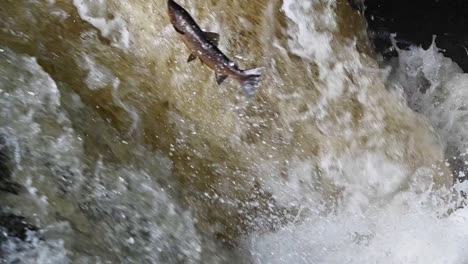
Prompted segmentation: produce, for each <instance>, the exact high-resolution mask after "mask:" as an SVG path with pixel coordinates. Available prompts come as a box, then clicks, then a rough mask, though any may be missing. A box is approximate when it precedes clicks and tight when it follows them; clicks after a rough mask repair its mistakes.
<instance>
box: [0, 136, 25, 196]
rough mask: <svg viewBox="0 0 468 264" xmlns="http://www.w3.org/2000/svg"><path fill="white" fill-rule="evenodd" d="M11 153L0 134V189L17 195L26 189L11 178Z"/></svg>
mask: <svg viewBox="0 0 468 264" xmlns="http://www.w3.org/2000/svg"><path fill="white" fill-rule="evenodd" d="M11 155H12V151H11V149H10V147H9V146H8V144H7V141H6V139H5V136H4V135H1V134H0V191H2V192H7V193H11V194H16V195H18V194H20V193H24V192H26V191H27V190H26V188H25V187H24V186H22V185H21V184H18V183H16V182H14V181H13V180H12V179H11V178H12V177H11V173H12V171H11V167H12V160H11Z"/></svg>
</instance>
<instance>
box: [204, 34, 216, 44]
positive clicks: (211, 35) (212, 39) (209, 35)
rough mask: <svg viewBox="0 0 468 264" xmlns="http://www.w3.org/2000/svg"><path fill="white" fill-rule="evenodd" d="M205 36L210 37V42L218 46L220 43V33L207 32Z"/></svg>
mask: <svg viewBox="0 0 468 264" xmlns="http://www.w3.org/2000/svg"><path fill="white" fill-rule="evenodd" d="M205 37H206V38H207V39H208V41H209V42H211V43H213V45H215V46H218V43H219V34H218V33H216V32H205Z"/></svg>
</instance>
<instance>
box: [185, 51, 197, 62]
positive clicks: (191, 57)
mask: <svg viewBox="0 0 468 264" xmlns="http://www.w3.org/2000/svg"><path fill="white" fill-rule="evenodd" d="M196 58H197V56H195V54H193V53H192V54H190V56H189V57H188V59H187V62H191V61H193V60H194V59H196Z"/></svg>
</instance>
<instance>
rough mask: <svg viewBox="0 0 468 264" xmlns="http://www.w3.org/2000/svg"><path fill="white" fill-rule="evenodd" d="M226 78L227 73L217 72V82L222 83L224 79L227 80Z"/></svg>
mask: <svg viewBox="0 0 468 264" xmlns="http://www.w3.org/2000/svg"><path fill="white" fill-rule="evenodd" d="M226 78H227V75H221V74H216V83H218V85H220V84H221V83H223V82H224V80H226Z"/></svg>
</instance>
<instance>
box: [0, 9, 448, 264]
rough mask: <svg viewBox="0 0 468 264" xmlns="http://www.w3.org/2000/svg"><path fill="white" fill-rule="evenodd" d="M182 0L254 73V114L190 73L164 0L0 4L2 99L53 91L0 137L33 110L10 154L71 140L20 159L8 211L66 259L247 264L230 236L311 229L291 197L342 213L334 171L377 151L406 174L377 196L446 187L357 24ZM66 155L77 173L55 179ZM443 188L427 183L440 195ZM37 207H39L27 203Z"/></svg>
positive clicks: (332, 15)
mask: <svg viewBox="0 0 468 264" xmlns="http://www.w3.org/2000/svg"><path fill="white" fill-rule="evenodd" d="M179 3H180V4H181V5H183V6H184V7H186V8H187V10H188V11H189V12H191V13H192V15H193V16H194V18H195V19H196V20H197V21H198V22H199V23H200V25H201V26H202V28H204V29H207V30H209V31H217V32H219V33H220V34H221V41H220V48H221V50H223V51H224V52H226V54H227V55H228V56H229V57H230V58H232V59H233V60H235V61H237V62H238V63H239V64H240V65H241V66H242V67H243V68H252V67H260V66H265V67H266V72H265V74H264V75H263V80H262V83H261V86H260V88H259V91H258V93H257V95H256V97H255V98H254V99H253V100H252V101H247V100H246V98H245V97H244V96H243V94H242V90H241V89H240V87H239V85H238V84H237V83H236V82H235V81H228V82H226V83H223V84H222V85H221V86H218V85H216V82H215V79H214V74H213V72H212V71H211V70H210V69H208V68H207V67H204V66H202V65H201V64H200V63H199V62H198V61H195V62H192V63H190V64H187V63H186V60H187V57H188V55H189V54H188V51H187V49H186V48H185V46H184V45H183V44H182V43H181V42H180V40H179V38H178V37H177V33H176V32H175V31H174V30H173V28H172V26H171V25H170V23H169V20H168V17H167V14H166V3H165V1H163V0H133V1H125V0H117V1H106V0H96V1H91V0H89V1H88V0H75V1H72V0H57V1H53V0H50V1H32V0H29V1H26V0H3V2H2V4H1V5H0V25H1V27H0V28H1V30H0V49H1V50H2V53H3V55H2V56H1V57H0V58H1V60H0V64H1V65H2V67H1V70H2V71H1V73H2V75H3V77H0V78H2V82H3V83H9V84H8V85H5V87H3V88H2V91H3V95H0V96H5V94H6V93H7V92H8V91H10V94H11V93H14V91H15V90H18V89H20V88H21V87H22V88H24V87H29V88H27V89H34V87H35V88H37V87H43V89H46V90H47V89H49V88H50V87H51V86H54V85H56V91H57V92H58V93H59V94H60V96H59V97H58V98H59V99H60V101H59V102H57V103H56V105H54V106H53V108H54V109H55V110H53V111H52V110H47V109H48V108H49V106H47V105H48V104H49V102H48V101H47V99H44V98H41V97H37V96H36V97H32V99H31V100H35V99H36V100H40V102H36V104H38V106H37V107H36V108H28V107H27V105H28V101H25V102H20V103H18V105H22V106H23V107H25V110H24V111H18V113H16V112H15V113H14V114H11V115H9V116H8V117H7V116H2V118H3V119H4V121H2V127H5V128H6V127H15V126H14V125H13V123H12V122H13V121H11V119H15V118H18V120H22V119H21V117H23V116H25V115H26V114H25V113H26V112H28V111H30V112H34V113H39V114H37V115H38V117H36V116H35V115H36V114H33V118H32V119H31V120H30V121H29V122H31V125H32V124H34V126H38V129H39V130H38V131H36V132H34V133H33V132H31V133H32V134H27V135H25V136H18V138H19V139H18V140H19V141H20V143H19V145H20V146H21V147H23V146H24V147H25V148H26V147H27V146H28V144H32V143H31V142H29V141H27V140H26V139H24V140H23V141H21V138H22V137H24V138H28V137H30V138H31V141H33V140H35V138H36V136H37V137H38V139H37V140H38V141H37V142H36V141H34V144H38V146H39V147H40V146H42V145H41V144H45V143H41V142H44V141H48V140H51V141H54V140H57V138H60V137H61V136H63V135H64V134H66V135H67V137H69V139H67V137H65V138H64V139H63V140H65V141H67V142H68V143H67V144H64V145H63V146H55V145H54V148H53V149H52V148H51V149H49V148H45V149H44V150H41V151H37V153H36V152H34V151H31V152H29V155H31V156H32V157H28V152H24V151H20V154H19V155H20V156H22V159H20V162H17V163H16V165H15V166H19V164H21V163H23V167H24V166H26V167H28V166H29V167H31V168H34V169H22V170H19V169H18V168H17V171H18V172H17V173H16V174H15V175H16V179H17V181H19V182H21V183H25V184H26V183H27V182H28V181H30V182H29V183H28V184H30V186H32V187H34V188H35V189H36V194H35V195H34V196H28V195H26V196H27V197H26V198H24V199H25V200H24V201H20V202H18V199H19V198H16V197H9V196H8V197H7V198H5V204H6V205H8V206H10V207H11V208H20V209H18V210H19V211H20V212H21V213H23V214H26V215H27V216H29V217H30V218H33V219H34V218H35V219H36V221H38V223H39V224H40V225H41V226H52V227H51V229H58V230H60V231H54V232H55V233H59V235H57V234H55V236H58V237H59V238H63V239H64V241H65V245H64V247H65V248H66V249H67V250H68V251H67V252H68V253H67V254H68V255H67V257H66V258H68V259H69V260H70V261H72V262H77V263H78V262H82V263H86V261H90V262H92V263H94V262H98V260H100V261H103V262H105V261H112V262H121V263H128V262H134V263H146V262H147V263H196V262H200V263H215V262H219V263H222V262H226V263H232V262H231V261H233V258H236V259H237V260H236V262H245V261H247V260H246V259H243V260H241V258H244V257H248V256H245V254H240V253H236V252H237V251H238V250H237V249H238V248H239V239H240V238H242V237H244V236H247V235H249V234H251V233H252V232H256V233H263V232H269V231H274V230H276V229H277V228H279V227H280V226H282V225H283V224H286V223H291V222H294V221H301V219H300V218H301V216H303V215H307V214H313V212H312V211H313V210H312V209H310V208H309V209H306V210H305V211H306V212H302V211H301V210H302V209H299V206H298V205H299V204H301V201H303V200H307V201H311V204H313V205H320V206H319V207H317V208H318V209H317V210H318V212H317V213H318V214H327V213H329V212H331V211H333V210H336V208H335V206H336V205H337V204H340V203H341V202H340V201H343V199H345V200H346V199H347V196H346V193H347V187H346V185H345V184H344V183H342V182H340V181H339V180H337V179H339V178H337V177H335V176H333V175H335V174H340V173H343V172H340V171H339V168H337V167H336V166H335V165H334V164H335V163H337V162H339V160H341V159H350V158H353V157H356V159H357V160H358V157H362V156H364V155H366V154H368V153H371V154H372V153H373V154H372V155H374V154H375V155H377V156H379V157H382V159H383V160H385V161H386V162H390V163H396V164H399V165H400V166H401V168H402V169H401V171H402V175H404V177H403V179H400V181H399V182H398V187H396V189H393V190H391V191H389V192H388V193H385V194H384V195H383V196H384V197H387V196H392V195H393V194H394V193H395V192H396V191H397V190H404V189H406V188H408V184H409V183H408V182H409V179H410V176H411V175H413V174H414V173H415V172H416V171H417V170H418V169H419V168H432V170H433V172H434V173H439V172H441V171H442V172H446V168H445V167H444V165H443V164H442V167H439V164H440V161H442V160H443V159H444V157H443V149H442V147H441V145H440V143H439V141H438V139H437V137H436V135H435V134H434V133H433V132H431V131H432V130H431V128H430V125H429V123H428V122H427V121H425V120H424V119H423V118H422V117H420V116H418V115H417V114H415V113H413V112H412V111H411V110H409V109H408V107H407V106H406V105H405V104H404V103H402V102H401V101H399V100H398V99H397V97H396V96H394V94H392V93H391V92H390V91H388V90H386V89H385V86H384V79H383V78H384V76H383V75H384V73H383V72H382V71H381V70H379V68H378V66H377V63H376V62H375V55H374V54H373V53H372V51H371V49H370V45H369V44H368V42H367V37H366V32H365V23H364V21H363V19H362V18H361V17H360V16H359V14H358V13H356V12H355V11H354V10H352V9H351V8H350V7H349V6H348V4H347V2H346V1H341V0H338V1H333V0H313V1H312V0H311V1H302V2H301V1H299V0H298V1H293V0H288V1H286V0H284V1H280V0H268V1H266V0H257V1H252V0H249V1H248V0H238V1H230V0H219V1H218V0H206V1H188V0H185V1H183V0H180V1H179ZM34 58H35V59H34ZM36 62H37V63H36ZM19 80H22V81H19ZM18 87H20V88H18ZM48 87H49V88H48ZM22 88H21V89H22ZM50 89H52V88H50ZM21 96H22V95H21V94H20V93H19V94H18V98H19V99H18V100H19V101H21V100H22V99H21V98H23V97H21ZM5 98H6V97H5ZM5 100H7V99H5ZM50 100H52V99H50ZM25 105H26V106H25ZM13 107H16V105H13ZM18 107H19V106H18ZM49 111H52V112H53V114H52V112H49ZM57 112H58V113H57ZM61 115H65V116H66V119H67V121H66V122H65V123H66V124H65V125H64V123H63V122H62V121H60V118H63V117H60V116H61ZM15 124H16V123H15ZM27 124H28V123H27V122H26V123H25V124H23V125H24V126H27ZM17 129H19V130H18V131H23V130H21V129H22V128H21V127H19V128H17ZM13 131H16V130H14V129H13ZM15 133H18V132H15ZM31 135H34V137H33V136H31ZM57 144H58V143H57ZM45 145H46V146H48V145H47V144H45ZM30 147H31V148H34V146H30ZM39 147H38V148H39ZM62 152H63V153H62ZM47 153H50V155H51V157H49V158H47V157H44V155H46V154H47ZM57 153H59V154H57ZM60 153H61V154H60ZM35 154H37V155H38V156H37V157H36V156H34V155H35ZM64 156H65V157H66V158H70V159H72V160H74V159H73V158H75V159H76V160H74V161H73V162H71V163H70V164H68V165H63V166H61V165H60V164H62V160H65V159H66V158H64ZM43 160H46V161H47V162H48V163H47V162H45V161H44V162H43ZM39 162H43V163H42V164H38V163H39ZM44 163H45V164H44ZM304 163H306V164H308V166H309V167H310V168H311V170H312V171H313V173H312V174H310V175H308V176H307V177H308V178H307V179H300V180H299V185H298V186H299V191H298V193H294V191H291V189H290V188H288V187H287V186H286V185H287V183H288V180H289V179H290V177H293V176H292V175H294V173H295V172H294V171H295V169H296V168H297V166H298V164H304ZM57 164H59V165H57ZM56 165H57V166H56ZM433 165H435V166H433ZM437 175H439V174H437ZM440 175H442V176H437V177H435V178H434V181H435V183H436V184H438V186H442V185H444V184H450V183H451V178H450V175H449V174H448V173H445V174H440ZM67 177H68V178H67ZM64 178H66V179H64ZM310 193H313V195H309V194H310ZM38 197H43V198H44V197H45V198H44V199H46V200H47V204H48V206H47V209H44V208H43V207H41V206H38V205H35V206H27V205H25V204H24V203H26V202H25V201H31V200H35V199H39V198H38ZM311 208H312V207H311ZM58 223H65V225H69V226H70V227H69V228H68V229H67V228H65V229H66V230H68V231H63V230H61V229H60V228H57V227H56V225H58ZM54 232H52V233H54ZM155 232H156V233H157V234H156V233H155ZM63 233H65V234H63ZM125 234H130V235H129V237H130V238H127V237H125ZM51 236H52V238H56V237H54V234H52V235H51ZM234 255H235V257H233V256H234ZM241 255H242V257H241ZM247 255H248V254H247ZM58 263H60V261H59V262H58ZM88 263H89V262H88Z"/></svg>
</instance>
